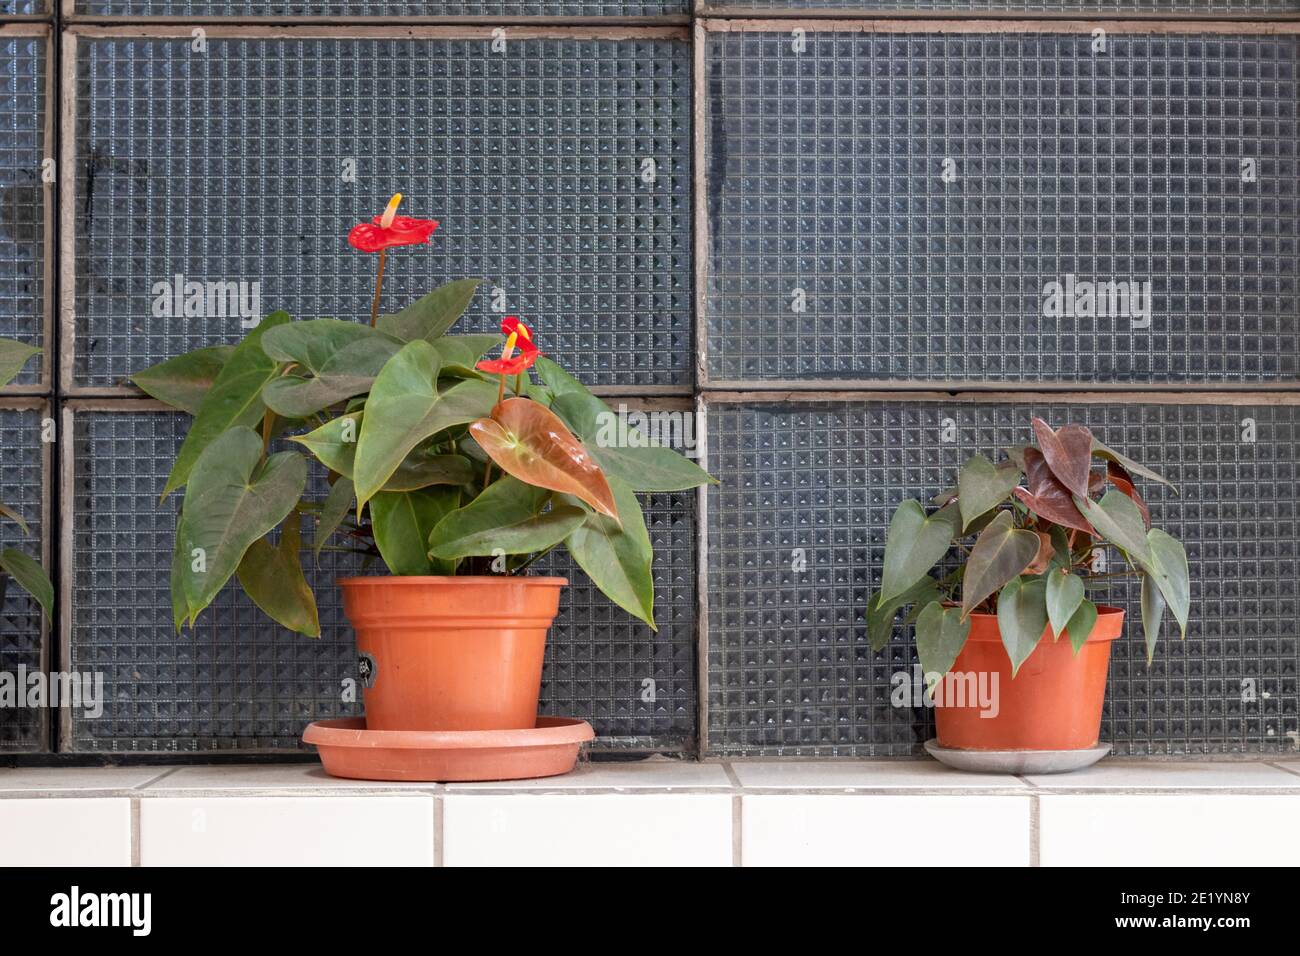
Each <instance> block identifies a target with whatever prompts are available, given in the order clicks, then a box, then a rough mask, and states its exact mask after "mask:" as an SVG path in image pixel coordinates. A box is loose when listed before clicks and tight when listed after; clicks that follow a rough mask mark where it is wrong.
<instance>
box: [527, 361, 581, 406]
mask: <svg viewBox="0 0 1300 956" xmlns="http://www.w3.org/2000/svg"><path fill="white" fill-rule="evenodd" d="M533 367H534V368H536V369H537V374H538V375H540V376H541V379H542V381H543V382H545V383H546V386H547V388H549V389H550V390H551V394H552V395H553V396H555V398H559V397H560V396H561V395H568V394H571V393H577V394H579V395H590V394H591V392H590V391H589V390H588V389H587V386H585V385H583V384H582V383H581V382H579V381H578V380H577V379H576V378H574V377H573V376H572V375H570V374H569V373H568V372H566V371H565V370H564V369H562V368H560V366H559V365H557V364H556V363H555V362H552V361H551V360H550V359H548V358H547V357H546V356H544V355H543V356H540V357H538V359H537V362H536V363H535V364H534V366H533Z"/></svg>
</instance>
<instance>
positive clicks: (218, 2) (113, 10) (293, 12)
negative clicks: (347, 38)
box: [77, 0, 691, 19]
mask: <svg viewBox="0 0 1300 956" xmlns="http://www.w3.org/2000/svg"><path fill="white" fill-rule="evenodd" d="M690 3H691V0H433V2H428V3H403V2H401V0H304V2H297V3H294V2H291V3H284V2H273V3H256V2H254V3H250V2H247V0H245V2H242V3H241V2H239V0H77V10H78V11H79V12H82V13H88V14H94V15H97V16H132V17H242V18H245V19H247V18H250V17H394V18H401V17H655V16H666V15H676V16H684V15H686V14H688V13H689V12H690Z"/></svg>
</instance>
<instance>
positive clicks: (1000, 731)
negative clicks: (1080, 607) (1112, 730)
mask: <svg viewBox="0 0 1300 956" xmlns="http://www.w3.org/2000/svg"><path fill="white" fill-rule="evenodd" d="M1097 610H1098V612H1099V613H1098V615H1097V623H1096V625H1094V627H1093V629H1092V634H1091V635H1089V637H1088V640H1087V642H1086V643H1085V644H1084V645H1083V647H1082V648H1080V649H1079V653H1078V655H1077V656H1076V655H1075V653H1074V647H1073V645H1072V644H1071V643H1070V638H1069V635H1068V634H1062V635H1061V637H1060V638H1059V639H1058V640H1053V639H1052V635H1051V634H1046V635H1045V636H1044V637H1043V639H1042V640H1041V641H1040V642H1039V644H1038V646H1037V647H1036V648H1035V649H1034V652H1033V653H1032V654H1030V655H1029V659H1028V660H1026V661H1025V662H1024V664H1022V665H1021V666H1020V671H1019V673H1017V675H1016V677H1015V679H1014V680H1013V679H1012V677H1011V659H1010V658H1009V657H1007V651H1006V648H1005V647H1004V646H1003V644H1002V635H1001V634H1000V633H999V632H998V619H997V616H996V615H993V614H972V615H971V630H970V636H969V637H968V638H967V639H966V645H965V647H963V648H962V651H961V653H960V654H958V655H957V661H956V663H955V664H953V668H952V671H950V672H949V673H948V674H947V675H945V677H944V685H943V687H941V688H940V690H939V692H938V693H936V695H935V711H934V717H935V725H936V730H937V736H938V739H939V746H941V747H950V748H954V749H959V750H1082V749H1086V748H1089V747H1095V746H1096V745H1097V738H1098V736H1099V734H1100V732H1101V707H1102V703H1103V702H1104V700H1105V697H1106V670H1107V666H1108V665H1109V663H1110V644H1111V641H1113V640H1115V639H1116V638H1117V637H1119V636H1120V633H1121V631H1123V629H1124V611H1123V610H1122V609H1121V608H1116V607H1098V608H1097Z"/></svg>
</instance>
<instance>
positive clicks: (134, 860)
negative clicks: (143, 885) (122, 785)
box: [131, 797, 140, 866]
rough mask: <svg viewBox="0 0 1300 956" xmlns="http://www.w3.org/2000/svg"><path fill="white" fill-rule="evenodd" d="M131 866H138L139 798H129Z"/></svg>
mask: <svg viewBox="0 0 1300 956" xmlns="http://www.w3.org/2000/svg"><path fill="white" fill-rule="evenodd" d="M131 865H132V866H139V865H140V798H139V797H132V798H131Z"/></svg>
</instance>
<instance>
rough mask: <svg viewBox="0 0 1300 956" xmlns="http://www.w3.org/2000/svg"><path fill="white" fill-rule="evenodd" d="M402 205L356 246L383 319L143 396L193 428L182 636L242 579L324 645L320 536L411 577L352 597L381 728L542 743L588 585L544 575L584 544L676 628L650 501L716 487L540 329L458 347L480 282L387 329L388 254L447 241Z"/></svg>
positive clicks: (608, 588) (615, 597)
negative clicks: (545, 346)
mask: <svg viewBox="0 0 1300 956" xmlns="http://www.w3.org/2000/svg"><path fill="white" fill-rule="evenodd" d="M399 199H400V197H394V200H393V202H392V203H390V204H389V208H388V209H387V210H386V211H385V213H384V214H383V215H382V216H376V217H375V218H374V220H373V221H372V222H370V223H362V224H361V225H359V226H357V227H356V228H355V229H353V230H352V232H351V234H350V235H349V241H350V242H351V244H352V245H353V246H354V247H355V248H357V249H358V250H361V251H363V252H377V253H378V254H379V269H378V273H379V277H378V280H377V282H376V287H375V294H374V299H373V301H372V303H371V309H370V317H369V322H368V323H366V322H348V321H340V320H337V319H311V320H306V321H293V320H291V319H290V317H289V316H288V315H286V314H285V313H283V312H276V313H274V314H272V315H269V316H267V317H266V319H264V320H263V321H262V322H261V324H260V325H258V326H257V328H255V329H254V330H252V331H251V332H250V333H249V334H248V335H247V336H246V337H245V338H244V339H243V341H241V342H240V343H239V344H237V345H235V346H233V347H228V346H219V347H215V348H204V349H199V350H197V351H194V352H190V353H188V354H186V355H183V356H180V357H177V358H173V359H170V360H168V361H166V362H163V363H161V364H160V365H156V366H154V367H152V368H150V369H147V370H145V371H143V372H141V373H139V374H137V375H136V376H135V377H134V381H135V383H136V384H137V385H138V386H140V387H141V388H142V389H144V390H145V391H146V392H148V393H149V394H150V395H152V396H154V397H155V398H158V399H160V400H162V401H163V402H166V403H168V404H170V405H172V406H173V407H176V408H179V409H182V410H184V411H187V412H189V413H191V414H192V415H193V416H194V420H193V422H192V424H191V426H190V429H189V432H188V434H187V435H186V437H185V440H184V442H183V444H182V445H181V447H180V449H179V451H178V453H177V457H176V461H175V464H174V466H173V468H172V470H171V474H170V475H169V477H168V479H167V483H166V487H165V488H164V490H163V494H164V496H166V495H168V494H170V493H172V492H174V491H177V490H179V489H182V488H183V489H184V501H183V505H182V508H181V512H180V516H179V519H178V523H177V529H176V550H175V559H174V562H173V566H172V599H173V609H174V618H175V623H176V626H177V628H178V629H179V628H180V627H181V626H182V625H183V624H185V623H186V622H190V623H191V624H192V623H193V621H194V620H195V618H196V617H197V616H198V615H199V614H200V613H201V612H202V611H203V610H204V608H206V607H207V606H208V605H209V604H210V603H211V602H212V600H213V598H214V597H216V595H217V593H218V592H219V591H220V590H221V589H222V588H223V587H224V586H225V585H226V583H227V582H228V581H229V580H230V579H231V578H232V577H235V578H237V579H238V581H239V584H240V585H241V586H242V587H243V589H244V590H245V592H247V594H248V595H249V597H250V598H252V600H253V601H254V602H256V604H257V605H258V606H259V607H260V608H261V609H262V610H263V611H265V612H266V613H267V614H268V615H270V616H271V617H272V618H274V619H275V620H276V621H278V622H280V623H281V624H283V625H284V626H285V627H287V628H290V629H292V630H294V631H298V632H300V633H303V634H307V635H310V636H316V635H318V634H319V633H320V626H319V622H318V616H317V611H316V603H315V599H314V596H313V594H312V590H311V588H310V587H309V586H308V583H307V581H306V578H305V575H304V573H303V569H302V564H301V561H300V557H299V552H300V548H301V541H302V529H303V523H304V521H307V522H309V523H311V524H314V536H313V537H314V540H313V544H312V547H313V549H314V551H315V552H316V554H317V555H319V554H320V552H321V550H322V549H324V548H336V549H342V550H350V551H360V552H362V553H364V554H366V555H367V556H368V557H369V558H374V559H378V560H379V561H381V562H382V564H383V565H384V566H385V567H386V568H387V570H388V574H387V575H375V576H363V577H351V578H345V579H343V580H341V581H340V582H339V583H340V585H341V586H342V588H343V597H344V609H345V611H346V613H347V615H348V617H349V619H350V620H351V622H352V624H353V625H354V628H355V630H356V635H357V643H358V649H359V651H360V654H361V659H362V662H363V677H364V682H363V683H364V686H365V690H364V694H365V707H366V725H365V726H366V729H367V730H369V731H376V730H379V731H421V732H423V731H453V732H455V731H494V730H497V731H509V730H522V729H527V728H532V727H533V726H534V724H535V721H536V719H537V707H538V695H539V687H540V681H541V672H542V659H543V651H544V646H545V639H546V632H547V628H548V627H549V625H550V623H551V619H552V618H553V617H554V615H555V613H556V610H557V608H558V605H559V600H560V591H561V588H562V587H563V586H564V585H565V584H566V583H567V582H566V581H565V580H564V579H563V578H554V577H539V576H535V575H533V574H531V573H530V571H531V570H532V568H533V567H534V566H535V562H536V561H537V560H538V559H539V558H540V557H542V556H543V555H545V554H547V553H548V552H549V551H551V550H552V549H554V548H558V547H564V548H566V549H567V550H568V552H569V554H570V555H571V556H572V557H573V559H574V561H575V562H576V564H577V565H578V566H579V567H580V568H581V569H582V570H583V571H584V572H585V573H586V574H587V575H588V576H589V577H590V578H591V580H592V581H593V582H594V583H595V585H596V586H597V587H598V588H599V589H600V590H601V591H602V592H604V594H605V595H607V596H608V597H609V598H610V600H612V601H613V602H614V603H615V604H617V605H619V606H620V607H622V608H623V609H625V610H626V611H627V612H628V613H630V614H632V615H634V616H635V617H637V618H640V619H641V620H643V621H645V622H646V623H647V624H649V625H650V626H651V627H654V608H653V605H654V584H653V579H652V576H651V560H652V557H653V555H652V549H651V543H650V537H649V534H648V533H647V530H646V525H645V521H644V519H643V516H642V513H641V508H640V505H639V503H638V500H637V496H636V493H637V492H656V491H658V492H667V491H682V490H685V489H689V488H694V487H696V486H699V485H701V484H704V483H706V482H708V481H711V480H712V479H710V478H709V476H708V475H707V474H706V473H705V472H704V471H703V470H701V469H700V468H699V467H698V466H696V465H695V464H694V463H692V462H691V461H689V460H688V459H687V458H685V457H683V456H682V455H679V454H678V453H676V452H674V451H672V450H669V449H667V448H663V447H658V446H657V445H656V444H655V443H654V442H653V441H650V440H648V438H646V437H644V436H641V435H639V434H637V433H636V432H635V430H633V429H631V428H629V427H628V426H627V424H626V423H625V422H623V421H621V420H619V419H618V418H617V416H615V413H614V412H612V411H611V410H610V409H609V408H608V407H607V406H606V405H605V404H604V403H603V402H602V401H601V400H600V399H599V398H597V397H596V396H594V395H593V394H592V393H591V392H589V391H588V390H587V389H586V388H585V387H584V386H583V385H582V384H580V383H579V382H578V381H577V380H576V379H575V378H573V377H572V376H570V375H568V374H567V373H566V372H564V371H563V370H562V369H561V368H560V367H559V366H558V365H557V364H555V363H554V362H551V361H549V360H548V359H546V358H545V357H543V355H542V353H541V351H540V349H539V347H538V343H537V341H536V338H535V335H534V332H533V330H532V329H531V328H529V326H528V325H527V324H526V323H524V322H522V321H520V320H519V319H518V318H516V317H513V316H510V317H507V318H506V319H505V321H504V322H503V323H502V324H501V334H495V333H494V334H490V335H449V334H447V333H448V330H449V329H450V328H451V327H452V325H453V324H454V323H455V322H456V321H457V320H458V319H459V318H460V317H461V315H462V313H463V312H464V311H465V309H466V308H467V306H468V305H469V303H470V301H471V300H472V298H473V296H474V294H475V290H476V288H477V286H478V280H475V279H466V280H462V281H457V282H451V283H449V284H447V285H444V286H442V287H440V288H438V289H435V290H434V291H433V292H430V293H429V294H428V295H425V296H423V297H422V298H420V299H418V300H417V301H415V302H412V303H411V304H409V305H407V306H406V307H405V308H403V309H401V310H400V311H398V312H395V313H392V314H381V311H380V306H381V301H382V282H383V275H384V262H385V256H386V254H387V250H388V249H390V248H392V247H394V246H404V245H415V244H421V243H426V242H428V240H429V236H430V235H431V234H432V232H433V231H434V230H435V229H436V228H437V223H436V222H434V221H432V220H416V219H410V218H406V217H402V216H397V215H396V207H397V202H398V200H399ZM488 353H493V354H492V356H491V357H485V356H486V355H487V354H488ZM533 371H536V372H537V373H538V374H539V375H540V377H541V381H540V382H534V381H533V380H532V377H531V373H532V372H533ZM280 444H287V445H288V446H289V448H288V449H286V450H276V448H277V447H278V445H280ZM307 456H311V457H314V458H315V459H316V460H318V461H319V462H320V463H321V464H323V465H324V467H325V470H326V472H327V475H328V490H327V492H325V493H324V494H323V495H315V496H313V495H311V494H308V493H305V492H306V489H307V488H308V461H307ZM277 528H279V534H278V537H275V538H273V537H271V535H272V534H273V532H274V531H275V529H277ZM331 540H336V541H338V542H339V543H336V544H330V543H329V542H330V541H331Z"/></svg>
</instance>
